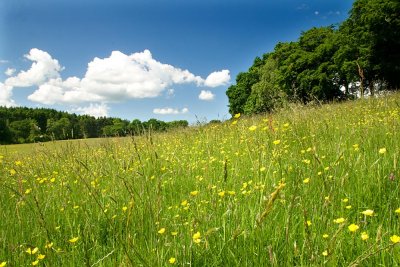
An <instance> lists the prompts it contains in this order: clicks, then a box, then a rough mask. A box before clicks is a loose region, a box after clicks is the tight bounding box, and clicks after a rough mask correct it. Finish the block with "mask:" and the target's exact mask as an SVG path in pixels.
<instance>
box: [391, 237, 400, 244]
mask: <svg viewBox="0 0 400 267" xmlns="http://www.w3.org/2000/svg"><path fill="white" fill-rule="evenodd" d="M390 241H392V242H393V243H394V244H396V243H400V236H398V235H392V236H391V237H390Z"/></svg>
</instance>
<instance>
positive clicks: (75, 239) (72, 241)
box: [68, 237, 79, 244]
mask: <svg viewBox="0 0 400 267" xmlns="http://www.w3.org/2000/svg"><path fill="white" fill-rule="evenodd" d="M78 239H79V237H73V238H71V239H70V240H68V241H69V242H70V243H72V244H73V243H75V242H76V241H78Z"/></svg>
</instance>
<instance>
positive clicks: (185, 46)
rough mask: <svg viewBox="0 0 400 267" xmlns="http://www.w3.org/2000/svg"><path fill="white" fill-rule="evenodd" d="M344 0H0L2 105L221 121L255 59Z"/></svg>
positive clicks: (334, 16) (346, 4)
mask: <svg viewBox="0 0 400 267" xmlns="http://www.w3.org/2000/svg"><path fill="white" fill-rule="evenodd" d="M352 2H353V1H350V0H340V1H338V0H280V1H267V0H168V1H167V0H137V1H136V0H130V1H128V0H86V1H84V0H68V1H65V0H58V1H55V0H35V1H31V0H18V1H15V0H2V1H1V2H0V40H1V41H0V105H7V106H12V105H14V106H15V105H17V106H28V107H48V108H54V109H57V110H66V111H70V112H75V113H78V114H83V113H88V114H92V115H95V116H100V115H107V116H112V117H120V118H124V119H128V120H132V119H135V118H138V119H140V120H142V121H143V120H148V119H150V118H157V119H161V120H164V121H171V120H178V119H185V120H188V121H189V122H195V121H196V120H197V119H199V120H201V121H204V120H211V119H227V118H229V117H230V116H229V113H228V107H227V105H228V99H227V97H226V95H225V91H226V89H227V88H228V87H229V85H230V84H232V83H234V82H235V77H236V75H237V74H238V73H239V72H241V71H246V70H247V69H248V68H249V67H250V66H251V64H252V62H253V60H254V58H255V57H256V56H262V54H264V53H266V52H270V51H272V50H273V48H274V46H275V45H276V44H277V43H278V42H286V41H295V40H297V38H298V37H299V36H300V33H301V32H302V31H305V30H308V29H310V28H311V27H314V26H316V27H318V26H327V25H331V24H336V23H340V22H342V21H343V20H345V19H346V18H347V17H348V11H349V10H350V8H351V5H352Z"/></svg>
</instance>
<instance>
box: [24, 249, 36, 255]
mask: <svg viewBox="0 0 400 267" xmlns="http://www.w3.org/2000/svg"><path fill="white" fill-rule="evenodd" d="M38 250H39V248H37V247H36V248H34V249H32V248H28V249H27V250H26V253H28V254H30V255H33V254H35V253H36V252H38Z"/></svg>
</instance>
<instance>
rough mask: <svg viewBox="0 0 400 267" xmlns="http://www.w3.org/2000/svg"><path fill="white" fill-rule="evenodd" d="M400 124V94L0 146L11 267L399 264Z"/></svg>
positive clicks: (3, 224) (0, 255)
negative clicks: (97, 137) (170, 127)
mask: <svg viewBox="0 0 400 267" xmlns="http://www.w3.org/2000/svg"><path fill="white" fill-rule="evenodd" d="M399 116H400V95H398V94H393V95H390V96H387V97H382V98H371V99H365V100H356V101H349V102H345V103H340V104H330V105H323V106H309V107H303V106H296V105H291V106H290V108H288V109H286V110H283V111H280V112H278V113H277V114H274V115H268V116H263V115H260V116H254V117H243V116H239V115H237V116H236V118H234V119H233V120H231V121H227V122H225V123H222V124H214V125H210V126H206V127H197V128H188V129H185V130H183V131H177V132H174V133H162V134H154V135H151V136H142V137H135V138H115V139H102V140H103V141H105V142H103V143H101V144H99V145H94V144H88V143H85V141H84V140H83V141H80V142H60V143H56V144H58V145H57V146H56V147H54V148H52V149H47V148H46V147H43V146H38V145H32V154H29V152H26V151H25V152H24V154H23V156H22V154H19V153H18V152H15V153H8V152H7V150H0V154H1V156H0V166H1V168H0V177H2V179H1V180H0V188H1V192H2V194H1V195H0V202H1V203H2V209H1V211H0V212H1V218H3V219H1V220H0V229H1V230H0V231H1V241H2V242H1V249H0V263H2V262H5V264H8V265H9V266H26V265H31V264H32V265H37V264H39V265H46V266H82V265H88V266H93V265H96V266H114V265H115V266H129V265H131V266H167V265H178V266H183V265H191V266H322V265H328V266H344V265H349V266H357V265H360V266H378V265H385V266H397V265H399V264H400V250H399V246H398V244H399V243H400V237H399V236H400V232H399V229H400V218H399V216H400V201H399V186H398V183H399V177H400V171H399V166H398V159H399V153H400V134H399V133H400V117H399ZM26 153H28V154H26ZM3 266H4V265H3Z"/></svg>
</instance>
